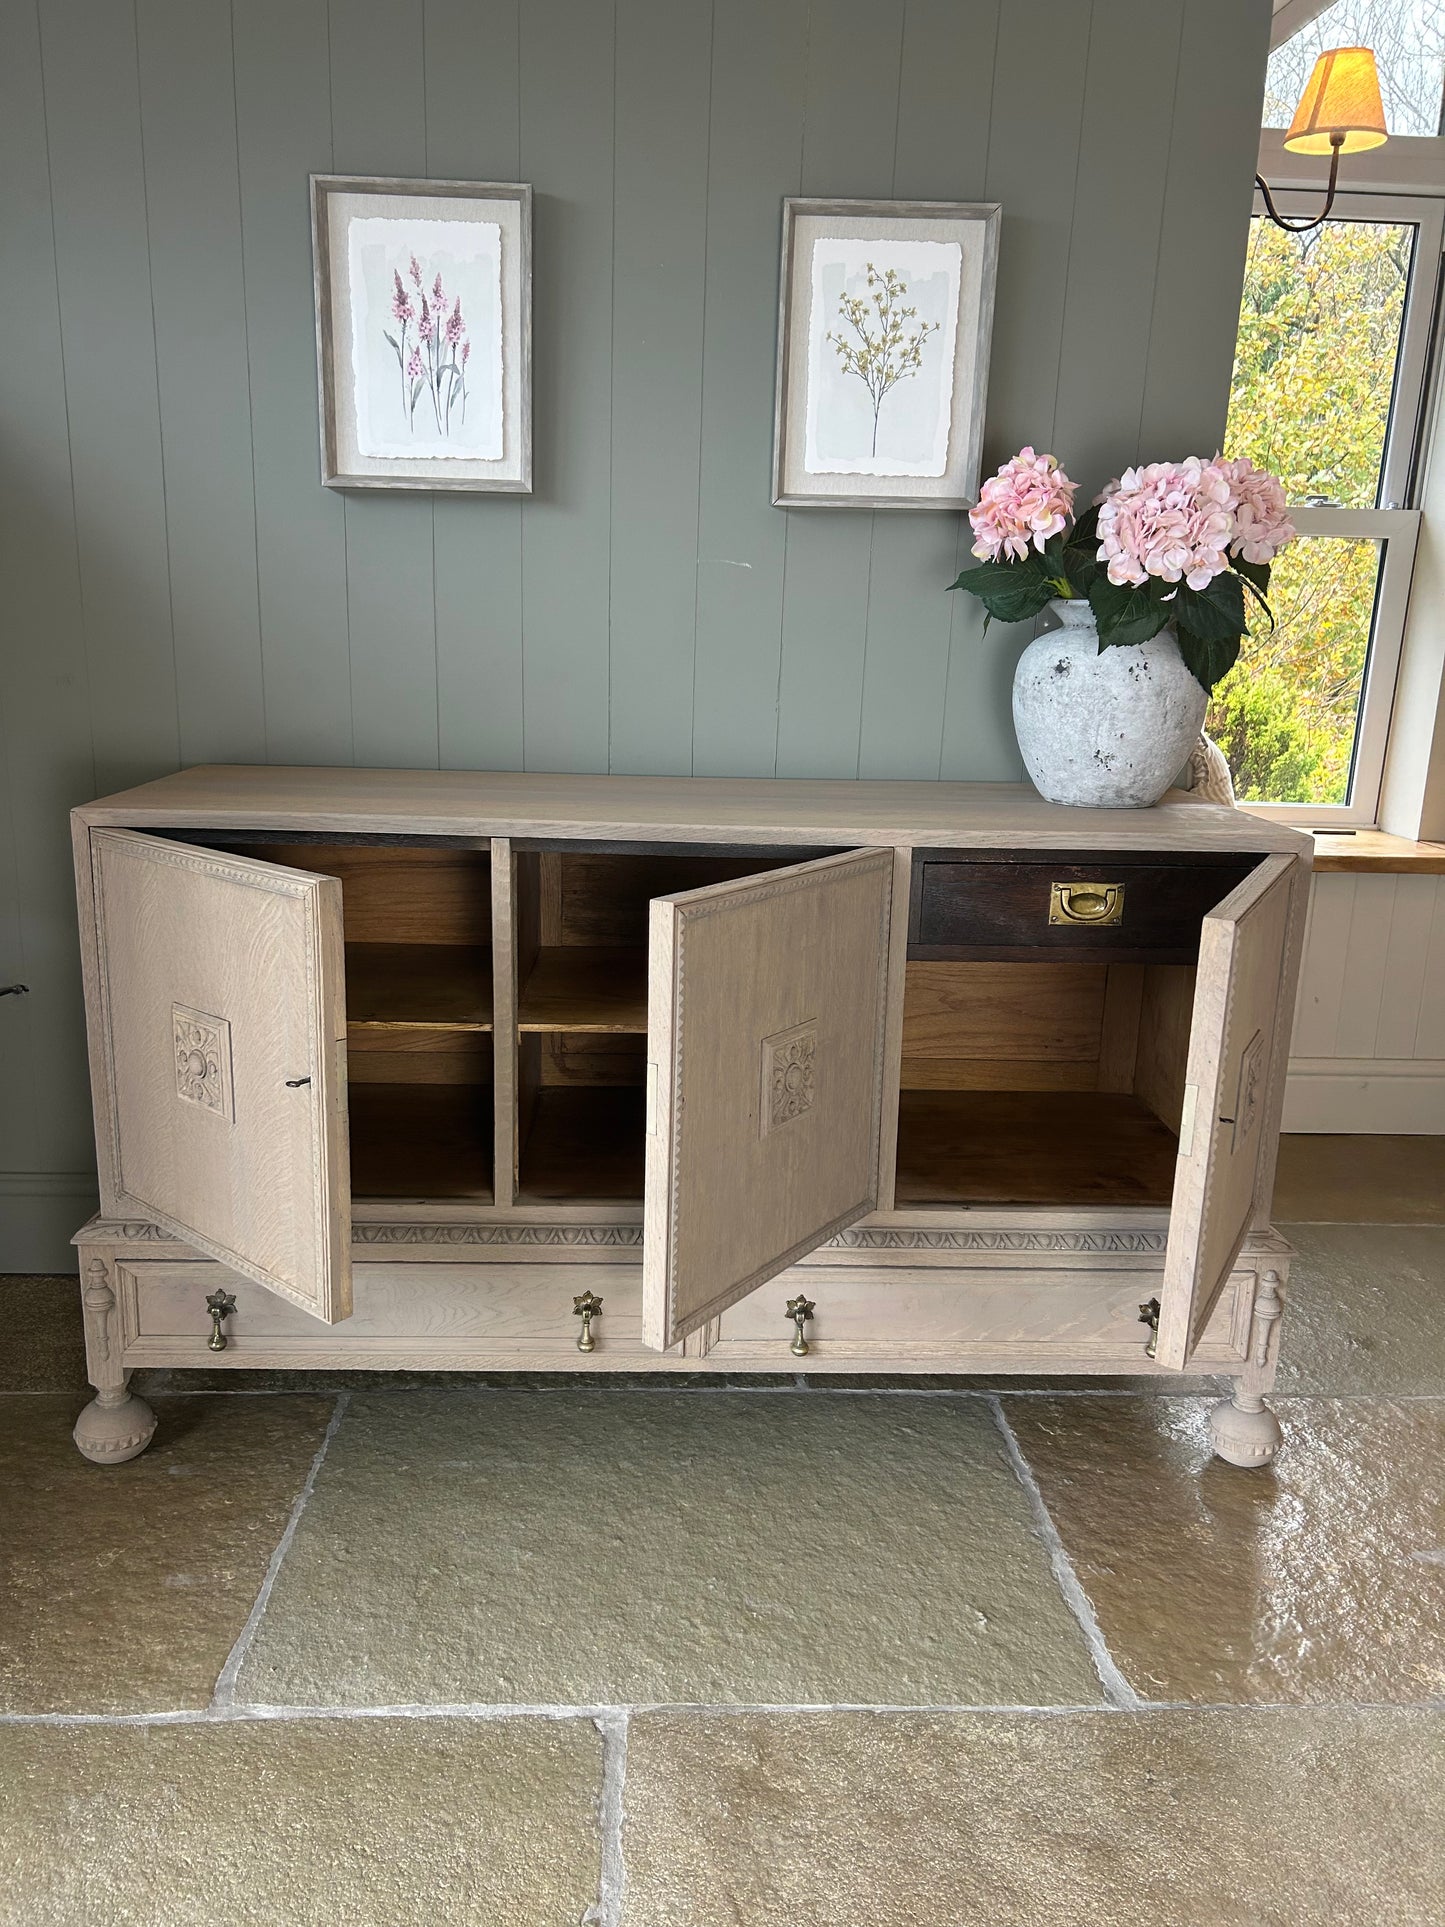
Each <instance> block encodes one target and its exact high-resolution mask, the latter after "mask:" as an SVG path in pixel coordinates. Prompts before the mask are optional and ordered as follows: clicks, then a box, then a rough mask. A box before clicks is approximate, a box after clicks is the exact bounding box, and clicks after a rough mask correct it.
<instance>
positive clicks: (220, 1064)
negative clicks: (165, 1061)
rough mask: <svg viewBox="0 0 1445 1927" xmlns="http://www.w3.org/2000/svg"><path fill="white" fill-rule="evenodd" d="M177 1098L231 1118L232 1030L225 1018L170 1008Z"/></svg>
mask: <svg viewBox="0 0 1445 1927" xmlns="http://www.w3.org/2000/svg"><path fill="white" fill-rule="evenodd" d="M171 1020H172V1024H173V1027H174V1031H175V1057H176V1095H177V1097H179V1098H181V1099H182V1100H183V1101H184V1102H185V1103H187V1104H198V1105H199V1106H200V1107H201V1109H202V1110H204V1111H214V1112H215V1113H216V1115H217V1116H218V1117H224V1118H226V1119H227V1120H229V1119H230V1116H231V1026H230V1025H229V1024H228V1023H227V1022H226V1020H225V1018H224V1017H212V1016H210V1015H209V1014H208V1013H207V1012H206V1011H204V1010H188V1009H187V1008H186V1006H185V1005H184V1004H172V1006H171Z"/></svg>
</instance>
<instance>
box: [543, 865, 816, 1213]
mask: <svg viewBox="0 0 1445 1927" xmlns="http://www.w3.org/2000/svg"><path fill="white" fill-rule="evenodd" d="M799 860H800V859H799V858H798V856H797V855H796V854H791V853H790V854H778V855H775V856H763V857H759V856H708V855H695V854H691V853H688V852H672V851H662V852H639V853H636V854H632V853H624V854H616V853H613V852H607V851H596V850H541V851H528V852H524V853H522V854H520V855H519V856H518V858H517V875H516V887H515V920H516V930H517V1031H518V1039H517V1053H518V1065H517V1094H518V1101H517V1112H518V1115H517V1142H518V1147H519V1148H518V1167H517V1168H518V1200H519V1202H521V1203H524V1204H540V1203H546V1204H559V1203H581V1202H597V1201H607V1202H634V1201H638V1200H640V1199H641V1197H642V1189H643V1168H644V1163H645V1150H646V1136H645V1133H646V1128H647V1125H646V1099H645V1090H644V1084H645V1079H646V1074H647V929H648V906H649V904H650V903H651V901H652V899H653V898H654V897H659V896H669V895H672V894H674V893H675V892H677V891H681V890H697V889H701V888H703V887H704V886H705V885H708V884H714V883H726V882H729V881H732V880H733V879H736V878H738V877H749V876H757V875H758V874H759V873H760V872H762V871H765V870H777V869H781V868H783V867H785V866H786V865H787V864H789V863H795V862H797V861H799Z"/></svg>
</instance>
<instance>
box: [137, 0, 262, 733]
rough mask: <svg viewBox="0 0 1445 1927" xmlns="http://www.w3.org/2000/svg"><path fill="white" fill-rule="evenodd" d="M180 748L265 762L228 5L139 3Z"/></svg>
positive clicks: (213, 1)
mask: <svg viewBox="0 0 1445 1927" xmlns="http://www.w3.org/2000/svg"><path fill="white" fill-rule="evenodd" d="M136 24H137V30H138V41H139V65H140V100H141V134H142V142H143V151H144V157H145V187H146V207H147V210H148V214H149V222H148V226H149V233H150V263H151V294H152V298H153V304H154V309H155V359H156V370H157V374H158V377H159V386H160V420H161V444H162V447H163V449H164V452H165V474H166V535H167V552H168V555H169V560H170V582H171V615H172V620H173V622H174V625H175V649H176V695H177V706H178V710H179V718H180V738H181V759H182V761H183V762H188V763H249V762H264V761H265V758H266V720H265V701H264V693H263V687H262V672H261V627H260V612H259V609H258V606H257V595H256V508H255V495H254V490H253V487H252V476H251V397H250V380H249V369H248V364H247V355H246V309H245V282H244V275H243V272H242V265H241V208H240V188H239V182H238V179H237V163H236V112H235V90H234V76H233V71H232V63H231V8H230V4H229V0H138V5H137V8H136Z"/></svg>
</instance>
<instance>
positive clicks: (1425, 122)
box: [1264, 0, 1445, 134]
mask: <svg viewBox="0 0 1445 1927" xmlns="http://www.w3.org/2000/svg"><path fill="white" fill-rule="evenodd" d="M1330 47H1372V48H1373V49H1374V53H1375V65H1376V66H1377V67H1378V69H1379V73H1380V98H1381V100H1382V101H1383V102H1384V105H1385V125H1386V126H1387V127H1388V128H1389V130H1390V132H1391V133H1392V134H1438V133H1439V132H1440V131H1441V128H1440V82H1441V73H1442V67H1445V0H1335V3H1334V5H1333V6H1329V7H1326V8H1325V10H1324V12H1323V13H1321V14H1319V15H1318V16H1317V17H1316V18H1315V19H1313V20H1312V21H1311V22H1310V23H1309V25H1308V26H1307V27H1302V28H1301V29H1300V31H1299V32H1298V33H1297V34H1295V35H1294V37H1293V38H1292V39H1290V40H1287V41H1285V43H1284V45H1283V46H1282V47H1277V48H1276V49H1275V51H1274V52H1273V53H1272V54H1271V55H1270V57H1269V74H1268V78H1267V79H1266V81H1265V88H1264V124H1265V126H1266V127H1288V126H1289V124H1290V121H1291V120H1292V119H1293V118H1294V110H1295V103H1296V102H1297V101H1298V100H1299V97H1300V94H1301V92H1302V91H1303V89H1304V84H1305V82H1306V81H1307V80H1308V79H1309V77H1310V72H1311V70H1312V69H1313V67H1314V64H1315V60H1316V58H1317V56H1318V55H1320V54H1322V53H1324V52H1326V51H1327V49H1329V48H1330Z"/></svg>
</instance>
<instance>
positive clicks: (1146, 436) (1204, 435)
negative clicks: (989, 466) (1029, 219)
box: [1139, 0, 1270, 461]
mask: <svg viewBox="0 0 1445 1927" xmlns="http://www.w3.org/2000/svg"><path fill="white" fill-rule="evenodd" d="M1269 23H1270V9H1269V6H1268V5H1267V4H1266V0H1211V4H1207V5H1203V6H1201V5H1200V4H1198V0H1189V5H1188V6H1187V7H1186V8H1185V14H1184V30H1183V35H1182V38H1181V41H1180V50H1179V81H1178V85H1177V86H1176V88H1175V92H1174V111H1173V118H1172V122H1171V125H1170V132H1169V159H1168V173H1167V177H1166V181H1165V188H1164V219H1163V223H1162V226H1161V229H1160V234H1159V259H1158V270H1157V274H1156V277H1155V282H1154V307H1153V316H1152V325H1151V327H1150V332H1149V353H1148V361H1147V371H1146V376H1145V382H1144V413H1143V420H1142V424H1141V428H1140V435H1139V446H1140V449H1141V450H1142V451H1144V452H1146V453H1147V454H1148V456H1149V459H1150V460H1151V461H1161V460H1174V459H1177V458H1178V457H1180V456H1182V455H1193V454H1199V455H1212V454H1213V453H1214V451H1215V449H1216V448H1217V447H1218V446H1219V443H1220V441H1221V439H1222V438H1223V435H1224V423H1225V417H1226V416H1227V414H1228V412H1229V377H1230V371H1231V370H1232V368H1233V366H1234V334H1235V327H1236V324H1237V322H1238V318H1239V290H1240V284H1241V282H1242V281H1243V278H1244V251H1245V247H1246V244H1247V242H1248V238H1249V211H1250V207H1251V205H1252V200H1253V195H1254V167H1255V158H1256V155H1257V152H1258V146H1259V119H1260V103H1261V101H1262V100H1263V98H1264V68H1265V60H1266V55H1267V49H1268V44H1269ZM1206 190H1207V191H1206ZM1203 261H1209V262H1210V263H1211V264H1212V265H1211V268H1210V271H1209V273H1208V274H1201V273H1200V272H1199V268H1200V263H1201V262H1203Z"/></svg>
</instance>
